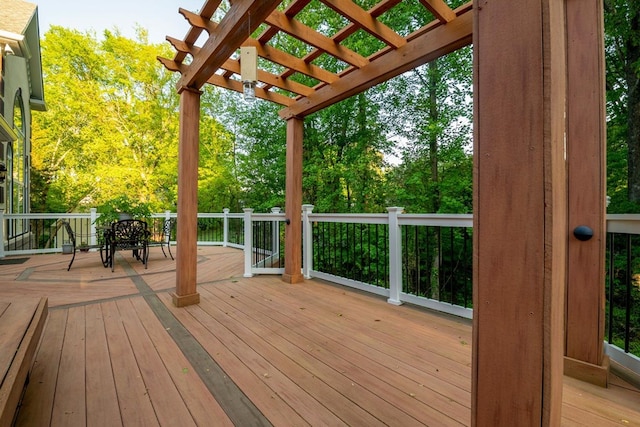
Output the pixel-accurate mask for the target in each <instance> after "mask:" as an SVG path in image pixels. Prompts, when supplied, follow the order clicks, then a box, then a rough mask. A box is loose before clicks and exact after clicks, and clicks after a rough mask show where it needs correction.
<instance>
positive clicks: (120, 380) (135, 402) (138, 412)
mask: <svg viewBox="0 0 640 427" xmlns="http://www.w3.org/2000/svg"><path fill="white" fill-rule="evenodd" d="M101 305H102V312H103V316H104V325H105V331H106V336H107V342H108V344H109V352H110V355H111V364H112V369H113V377H114V380H115V384H116V390H117V394H118V404H119V406H120V413H121V414H122V420H123V424H124V425H131V426H158V425H160V423H159V422H158V419H157V417H156V414H155V412H154V410H153V406H152V405H151V401H150V400H149V395H148V393H147V389H146V386H145V384H144V381H143V380H142V375H141V373H140V369H139V368H138V364H137V362H136V358H135V355H134V353H133V350H132V349H131V346H130V343H129V338H128V336H127V333H126V331H125V329H124V325H123V324H122V320H121V318H120V311H119V310H118V307H117V305H116V303H115V302H114V301H110V302H105V303H102V304H101Z"/></svg>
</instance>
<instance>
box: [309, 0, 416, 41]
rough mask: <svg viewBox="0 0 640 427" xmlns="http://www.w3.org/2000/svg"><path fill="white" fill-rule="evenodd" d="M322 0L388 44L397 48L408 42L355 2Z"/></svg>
mask: <svg viewBox="0 0 640 427" xmlns="http://www.w3.org/2000/svg"><path fill="white" fill-rule="evenodd" d="M321 1H322V3H324V4H325V5H327V6H328V7H330V8H331V9H333V10H335V11H336V12H338V13H339V14H341V15H342V16H344V17H346V18H347V19H349V20H350V21H351V22H353V23H354V24H356V25H357V26H358V27H360V28H362V29H363V30H365V31H367V32H368V33H369V34H371V35H372V36H374V37H376V38H378V39H380V40H382V41H383V42H384V43H385V44H387V45H390V46H393V47H395V48H396V49H397V48H399V47H400V46H403V45H405V44H406V43H407V41H406V40H405V39H404V37H402V36H400V35H399V34H398V33H396V32H395V31H393V30H392V29H391V28H389V27H387V26H386V25H384V24H383V23H382V22H380V21H378V20H377V19H374V17H373V16H371V14H370V13H367V12H365V11H364V10H362V8H360V7H358V6H357V5H356V4H355V3H351V2H345V1H344V0H321Z"/></svg>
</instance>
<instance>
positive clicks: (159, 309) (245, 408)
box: [118, 257, 272, 427]
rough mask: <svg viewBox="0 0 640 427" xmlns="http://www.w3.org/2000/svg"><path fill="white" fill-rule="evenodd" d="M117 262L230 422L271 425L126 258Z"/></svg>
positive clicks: (243, 424)
mask: <svg viewBox="0 0 640 427" xmlns="http://www.w3.org/2000/svg"><path fill="white" fill-rule="evenodd" d="M118 261H119V264H120V265H121V266H122V267H123V268H124V271H125V272H126V273H127V275H128V276H130V278H131V280H132V281H133V283H134V284H135V286H136V288H137V289H138V291H139V292H140V295H142V297H143V298H144V300H145V301H146V302H147V304H148V305H149V307H150V308H151V311H152V312H153V313H154V315H155V316H156V317H157V318H158V320H159V321H160V323H161V324H162V326H163V327H164V328H165V330H166V331H167V333H168V334H169V336H170V337H171V338H172V339H173V341H174V342H175V343H176V345H177V346H178V348H179V349H180V351H182V353H183V354H184V356H185V357H186V358H187V360H188V361H189V363H191V365H192V366H193V368H194V370H195V371H196V373H197V374H198V376H199V377H200V379H201V380H202V382H203V383H204V384H205V386H206V387H207V389H208V390H209V392H210V393H211V394H212V395H213V397H214V398H215V399H216V400H217V401H218V403H219V404H220V406H221V407H222V409H223V410H224V412H225V413H226V414H227V416H228V417H229V418H230V419H231V421H232V422H233V423H234V424H235V425H241V426H265V427H266V426H271V425H272V424H271V423H270V422H269V420H268V419H267V418H266V417H265V416H264V414H262V412H261V411H260V410H259V409H258V408H257V407H256V406H255V405H254V404H253V402H252V401H251V400H250V399H249V398H248V397H247V395H246V394H244V392H243V391H242V390H241V389H240V388H239V387H238V385H237V384H236V383H235V382H233V380H232V379H231V378H230V377H229V375H227V373H226V372H225V371H224V370H223V369H222V368H221V367H220V365H218V363H217V362H216V361H215V360H214V359H213V358H212V357H211V356H210V355H209V353H207V351H206V350H205V349H204V347H202V345H200V343H199V342H198V340H197V339H196V338H195V337H194V336H193V335H192V334H191V332H189V331H188V330H187V329H186V328H185V327H184V325H182V323H180V321H179V320H178V319H176V317H175V316H174V315H173V314H172V313H171V311H169V309H168V308H167V307H166V306H165V305H164V304H163V303H162V301H160V298H158V296H157V292H156V291H154V290H153V289H152V288H151V287H150V286H149V285H148V284H147V282H146V281H145V280H144V278H143V277H142V276H140V275H138V274H137V272H136V271H135V269H134V268H133V267H131V265H130V264H129V262H128V261H127V260H126V259H124V258H123V257H120V259H119V260H118Z"/></svg>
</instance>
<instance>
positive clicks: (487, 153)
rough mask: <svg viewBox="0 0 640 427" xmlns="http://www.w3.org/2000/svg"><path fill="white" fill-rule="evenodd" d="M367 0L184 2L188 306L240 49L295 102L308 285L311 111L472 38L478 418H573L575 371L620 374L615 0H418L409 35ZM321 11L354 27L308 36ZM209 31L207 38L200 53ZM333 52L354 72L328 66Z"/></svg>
mask: <svg viewBox="0 0 640 427" xmlns="http://www.w3.org/2000/svg"><path fill="white" fill-rule="evenodd" d="M281 3H283V5H281ZM359 3H360V2H358V1H352V0H292V1H287V2H284V1H282V0H259V1H252V0H233V1H231V2H230V5H228V10H227V12H226V13H225V14H224V17H223V18H222V19H221V20H220V21H219V22H214V21H212V20H211V18H212V17H213V16H214V14H216V12H217V11H218V8H219V7H220V5H221V0H205V2H204V4H203V7H202V8H201V10H200V11H199V12H198V13H191V12H188V11H186V10H182V9H180V13H181V14H182V15H184V17H185V18H186V19H187V20H188V21H189V23H190V24H191V28H190V30H189V31H188V32H187V34H186V36H185V37H184V39H183V40H178V39H174V38H171V37H167V40H168V41H169V42H171V44H172V45H173V46H174V48H175V49H176V51H177V53H176V55H175V57H174V58H173V59H167V58H159V59H160V61H161V62H162V63H163V64H164V66H165V67H166V68H167V69H169V70H171V71H176V72H179V73H180V74H181V78H180V80H179V83H178V93H179V94H180V142H179V183H178V186H179V189H178V218H179V220H178V235H179V239H180V251H179V253H178V258H177V270H176V291H175V293H174V298H173V300H174V304H175V305H177V306H185V305H189V304H195V303H198V302H199V294H198V292H197V288H196V242H197V236H196V232H197V227H196V221H197V179H198V142H199V141H198V133H199V116H200V93H201V92H200V89H201V88H202V86H203V85H205V84H207V83H209V84H213V85H217V86H220V87H224V88H227V89H230V90H235V91H239V92H241V91H242V82H241V81H240V80H239V73H240V68H241V64H240V61H239V59H237V58H238V55H237V51H238V49H239V48H240V47H244V46H254V47H255V48H256V50H257V54H258V56H259V57H260V58H262V59H261V62H260V64H263V65H264V64H269V66H268V67H259V69H258V71H257V80H258V84H257V87H256V96H257V97H259V98H262V99H265V100H268V101H271V102H275V103H278V104H281V105H282V106H283V109H282V110H281V111H280V116H281V117H282V118H283V119H284V120H286V121H287V140H286V150H287V154H286V161H287V165H286V197H287V198H286V203H285V213H286V216H287V218H288V219H290V220H291V221H289V222H288V225H287V226H286V234H285V240H286V241H285V245H286V254H285V274H284V275H283V280H284V281H286V282H289V283H297V282H301V281H302V280H303V276H302V274H301V245H300V241H301V233H302V230H301V222H300V221H299V218H300V216H301V205H302V150H303V148H302V142H303V123H304V118H305V117H306V116H308V115H309V114H312V113H314V112H316V111H319V110H321V109H322V108H325V107H327V106H329V105H332V104H334V103H336V102H339V101H341V100H344V99H346V98H348V97H350V96H353V95H355V94H357V93H360V92H362V91H364V90H366V89H368V88H370V87H372V86H374V85H376V84H379V83H381V82H384V81H386V80H388V79H390V78H392V77H395V76H397V75H399V74H401V73H403V72H405V71H408V70H411V69H413V68H415V67H417V66H420V65H422V64H425V63H427V62H429V61H431V60H433V59H435V58H438V57H440V56H442V55H446V54H448V53H450V52H453V51H455V50H457V49H459V48H461V47H463V46H466V45H469V44H471V43H473V46H474V164H475V167H474V320H473V331H474V332H473V337H474V339H473V376H472V380H473V387H472V402H471V406H472V422H473V424H474V425H491V426H494V425H505V424H509V425H541V424H542V425H559V424H560V409H561V405H562V396H561V394H562V377H563V372H566V373H568V374H570V375H573V376H576V377H579V378H582V379H586V380H589V381H592V382H596V383H600V384H602V385H606V382H607V375H608V362H607V359H606V357H605V356H604V351H603V336H604V320H603V317H604V316H603V314H604V284H603V278H604V241H605V233H606V229H605V203H604V201H605V180H604V174H605V161H604V159H605V154H604V153H605V124H604V117H605V113H604V99H605V98H604V65H603V64H604V59H603V56H604V55H603V51H604V50H603V22H602V21H603V17H602V13H603V12H602V0H587V1H584V0H582V1H579V0H523V1H518V2H514V1H512V0H493V1H489V0H483V1H476V2H475V3H473V2H469V3H467V4H465V5H463V6H461V7H459V8H457V9H452V8H450V7H449V6H448V5H447V3H446V2H445V0H419V3H420V4H421V5H422V6H423V7H424V8H425V9H426V10H427V11H428V12H429V14H430V16H432V18H433V19H432V20H431V21H430V22H425V23H424V25H423V26H422V27H421V28H420V29H418V30H416V31H414V32H413V33H411V34H406V35H402V34H400V33H399V32H398V31H396V30H394V29H393V28H390V27H389V26H388V25H386V24H385V23H384V22H385V19H384V16H385V13H387V12H389V11H391V10H393V9H394V8H395V7H398V6H399V5H400V4H401V3H402V0H381V1H379V2H378V4H376V5H375V6H374V7H372V8H371V9H369V10H365V9H363V8H362V7H360V6H359V5H358V4H359ZM284 4H286V7H285V6H284ZM310 4H313V5H316V6H318V5H322V7H326V8H329V9H331V10H333V11H334V13H336V14H338V15H340V17H341V19H342V20H343V22H345V25H344V26H343V27H342V29H340V30H339V31H337V32H336V33H335V34H328V35H327V34H324V33H323V29H322V28H311V27H309V26H307V25H306V24H305V23H304V22H302V20H301V19H299V18H298V14H299V13H300V12H301V11H303V10H304V9H305V8H306V7H309V6H310ZM258 30H259V31H258ZM203 31H206V32H207V33H208V37H207V40H206V42H204V44H203V45H202V46H200V47H198V46H196V45H195V43H196V42H197V40H198V38H199V37H200V35H201V34H202V32H203ZM359 31H364V32H366V33H368V34H369V35H370V36H371V37H373V38H374V39H375V40H376V42H375V43H376V44H377V45H379V46H380V48H379V49H378V50H377V51H376V52H374V53H372V54H368V55H367V56H364V55H362V54H360V53H358V52H356V51H354V50H352V49H350V48H349V47H347V45H348V43H346V42H345V41H346V40H348V39H349V37H350V36H351V35H352V34H354V33H356V32H359ZM254 33H255V34H257V36H255V37H252V34H254ZM281 34H286V35H287V36H288V37H293V38H295V39H298V40H299V41H301V42H302V43H304V44H305V45H306V46H308V50H307V53H306V54H305V55H304V56H302V57H299V56H296V55H294V54H292V53H290V52H285V51H283V50H280V49H278V48H277V47H275V46H274V44H273V43H272V40H274V38H275V37H277V36H279V35H281ZM188 55H189V56H190V57H191V58H192V59H191V61H190V62H188V61H185V59H186V58H187V56H188ZM323 55H329V56H331V57H333V58H334V59H335V61H334V62H337V63H338V64H342V65H343V66H342V69H341V70H340V71H339V72H337V73H336V72H335V70H328V69H324V68H322V67H321V66H319V65H318V64H319V63H320V62H319V61H316V59H318V58H319V57H321V56H323ZM273 64H276V66H273ZM274 69H277V70H280V71H279V72H277V73H274V72H273V71H269V70H274ZM301 75H303V76H305V78H304V79H300V78H299V76H301ZM302 81H307V82H309V81H310V82H313V83H311V84H304V83H301V82H302ZM579 225H586V226H588V227H590V228H591V229H592V230H593V238H592V239H590V240H587V241H581V240H578V239H576V238H575V237H574V236H573V233H572V231H573V230H574V229H575V228H576V227H577V226H579Z"/></svg>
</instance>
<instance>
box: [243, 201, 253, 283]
mask: <svg viewBox="0 0 640 427" xmlns="http://www.w3.org/2000/svg"><path fill="white" fill-rule="evenodd" d="M242 210H243V211H244V277H253V274H252V273H251V265H252V258H253V223H252V222H251V214H252V213H253V209H251V208H244V209H242Z"/></svg>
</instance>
